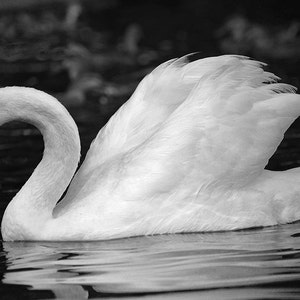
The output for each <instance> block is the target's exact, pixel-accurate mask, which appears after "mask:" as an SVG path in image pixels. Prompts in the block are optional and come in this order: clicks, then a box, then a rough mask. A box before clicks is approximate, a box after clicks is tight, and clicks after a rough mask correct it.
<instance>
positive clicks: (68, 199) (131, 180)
mask: <svg viewBox="0 0 300 300" xmlns="http://www.w3.org/2000/svg"><path fill="white" fill-rule="evenodd" d="M262 66H263V64H262V63H259V62H257V61H254V60H250V59H247V58H245V57H241V56H234V55H226V56H220V57H211V58H205V59H201V60H196V61H193V62H188V59H187V57H182V58H179V59H174V60H170V61H168V62H165V63H163V64H162V65H160V66H158V67H157V68H156V69H155V70H154V71H153V72H152V73H150V74H149V75H148V76H146V77H145V78H144V79H143V80H142V82H141V83H140V84H139V86H138V87H137V89H136V91H135V92H134V94H133V95H132V97H131V98H130V99H129V100H128V101H127V102H126V103H125V104H124V105H123V106H122V107H121V108H120V109H119V110H118V111H117V112H116V113H115V115H114V116H113V117H112V118H111V119H110V120H109V122H108V123H107V124H106V126H105V127H103V128H102V129H101V130H100V132H99V133H98V135H97V137H96V139H95V140H94V141H93V143H92V144H91V147H90V149H89V151H88V153H87V155H86V158H85V161H84V162H83V164H82V166H81V167H80V169H79V170H78V171H77V173H76V174H75V176H74V178H73V179H72V177H73V175H74V173H75V170H76V168H77V165H78V161H79V157H80V140H79V135H78V130H77V127H76V125H75V123H74V121H73V119H72V118H71V116H70V115H69V113H68V112H67V110H66V109H65V108H64V107H63V106H62V105H61V104H60V103H59V102H58V101H57V100H56V99H54V98H53V97H51V96H50V95H48V94H46V93H43V92H41V91H38V90H35V89H31V88H25V87H6V88H1V89H0V124H3V123H6V122H9V121H11V120H22V121H25V122H29V123H32V124H33V125H35V126H36V127H37V128H39V130H40V131H41V133H42V135H43V138H44V142H45V150H44V155H43V159H42V161H41V162H40V164H39V165H38V166H37V168H36V169H35V171H34V172H33V174H32V175H31V177H30V178H29V180H28V181H27V183H26V184H25V185H24V186H23V187H22V189H21V190H20V191H19V193H18V194H17V195H16V196H15V197H14V198H13V199H12V200H11V202H10V203H9V205H8V207H7V208H6V211H5V213H4V216H3V219H2V226H1V231H2V236H3V239H4V240H6V241H14V240H57V241H58V240H65V241H67V240H102V239H112V238H122V237H129V236H137V235H149V234H164V233H179V232H200V231H219V230H235V229H242V228H249V227H257V226H270V225H276V224H282V223H288V222H293V221H296V220H298V219H300V168H295V169H291V170H287V171H282V172H273V171H267V170H265V169H264V167H265V165H266V164H267V162H268V159H269V158H270V157H271V155H272V154H273V153H274V152H275V150H276V148H277V146H278V145H279V143H280V141H281V140H282V138H283V134H284V132H285V131H286V129H287V128H288V127H289V126H290V124H291V123H292V122H293V121H294V120H295V119H296V118H297V117H298V116H299V115H300V96H299V95H296V94H295V93H294V88H293V87H291V86H289V85H286V84H281V83H277V79H278V78H277V77H276V76H275V75H274V74H272V73H268V72H265V71H264V70H263V69H262ZM69 183H70V186H69V188H68V190H67V193H66V195H65V196H64V198H63V199H62V201H60V202H59V203H57V202H58V200H59V199H60V197H61V195H62V194H63V193H64V191H65V189H66V188H67V186H68V184H69Z"/></svg>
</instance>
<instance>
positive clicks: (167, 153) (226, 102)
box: [128, 56, 300, 190]
mask: <svg viewBox="0 0 300 300" xmlns="http://www.w3.org/2000/svg"><path fill="white" fill-rule="evenodd" d="M228 58H229V59H228ZM227 59H228V61H227V63H226V64H223V65H220V67H219V68H218V69H215V70H214V71H213V72H211V73H209V72H208V73H207V74H206V76H202V77H201V78H200V79H199V80H198V84H197V85H196V86H195V87H194V89H193V91H192V92H191V93H190V94H189V96H188V97H187V99H186V100H185V101H184V102H183V103H182V104H181V105H180V106H178V107H177V109H176V110H175V111H174V112H173V113H172V114H171V115H170V116H169V118H168V119H166V120H165V121H164V123H163V124H162V126H161V127H160V128H159V130H157V131H156V132H155V133H154V134H153V135H152V136H151V137H150V138H149V139H148V140H147V141H145V142H144V143H143V144H142V145H140V146H139V147H138V148H137V149H136V150H135V151H132V152H131V153H130V154H128V155H129V156H130V159H129V161H130V162H131V163H130V164H128V172H129V175H128V178H130V177H132V176H133V173H136V176H137V177H138V178H143V177H144V179H145V180H146V181H147V182H148V183H147V189H149V188H150V184H149V180H150V181H151V182H152V183H153V184H152V187H153V188H154V189H155V188H158V189H161V188H163V189H168V190H172V189H175V190H176V189H177V187H178V186H182V184H183V186H189V187H192V186H193V185H194V186H195V190H197V189H198V190H199V188H201V187H203V186H207V185H212V186H221V185H224V186H229V187H231V188H232V187H241V186H245V185H247V184H249V182H251V181H253V180H255V178H257V176H259V175H260V174H261V173H262V172H263V169H264V167H265V166H266V164H267V162H268V160H269V158H270V157H271V155H272V154H273V153H274V152H275V150H276V148H277V147H278V145H279V143H280V141H281V140H282V138H283V135H284V132H285V131H286V130H287V128H288V127H289V126H290V125H291V123H292V122H293V121H294V120H295V119H296V118H297V117H298V116H299V115H300V96H299V95H296V94H294V88H293V87H292V86H290V85H286V84H281V83H276V81H277V79H278V78H277V77H276V76H275V75H273V74H272V73H269V72H265V71H264V70H263V68H262V64H261V63H259V62H257V61H253V60H249V59H246V58H243V57H234V56H230V57H227ZM188 66H189V65H187V67H188ZM190 67H193V68H194V71H195V72H196V69H197V68H196V67H195V65H194V66H193V65H192V66H190ZM195 74H196V73H195ZM139 166H140V167H139ZM137 170H139V172H140V174H138V172H137ZM130 172H131V173H130ZM139 182H141V179H140V180H139ZM142 186H143V184H142ZM183 189H184V188H183Z"/></svg>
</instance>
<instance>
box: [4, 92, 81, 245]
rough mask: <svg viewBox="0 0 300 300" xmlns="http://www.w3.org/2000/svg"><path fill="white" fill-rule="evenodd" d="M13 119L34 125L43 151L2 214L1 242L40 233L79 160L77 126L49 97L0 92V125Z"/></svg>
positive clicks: (28, 237) (45, 95) (41, 93)
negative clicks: (42, 142)
mask: <svg viewBox="0 0 300 300" xmlns="http://www.w3.org/2000/svg"><path fill="white" fill-rule="evenodd" d="M13 120H18V121H23V122H27V123H30V124H32V125H34V126H36V127H37V128H38V129H39V130H40V132H41V133H42V135H43V139H44V143H45V150H44V154H43V158H42V161H41V162H40V163H39V165H38V166H37V167H36V169H35V170H34V172H33V174H32V175H31V177H30V178H29V179H28V181H27V182H26V183H25V185H24V186H23V187H22V189H21V190H20V191H19V192H18V194H17V195H16V196H15V197H14V198H13V199H12V201H11V202H10V203H9V205H8V207H7V209H6V211H5V214H4V216H3V220H2V226H1V230H2V234H3V238H4V239H5V240H9V239H14V240H15V239H23V238H22V237H23V236H24V237H25V236H26V238H27V239H30V236H31V235H33V236H37V235H40V234H42V231H43V226H44V225H46V223H47V221H49V220H51V219H52V212H53V208H54V207H55V205H56V203H57V201H58V200H59V198H60V197H61V195H62V194H63V192H64V191H65V189H66V187H67V186H68V184H69V183H70V181H71V179H72V177H73V175H74V173H75V171H76V168H77V165H78V161H79V158H80V140H79V134H78V129H77V126H76V124H75V122H74V121H73V119H72V117H71V116H70V115H69V113H68V112H67V110H66V109H65V108H64V107H63V106H62V105H61V104H60V103H59V102H58V101H57V100H56V99H55V98H53V97H51V96H50V95H48V94H46V93H43V92H41V91H37V90H35V89H31V88H24V87H7V88H2V89H0V125H2V124H4V123H7V122H9V121H13ZM41 236H42V235H41Z"/></svg>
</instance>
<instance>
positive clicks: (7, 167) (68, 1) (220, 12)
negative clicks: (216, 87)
mask: <svg viewBox="0 0 300 300" xmlns="http://www.w3.org/2000/svg"><path fill="white" fill-rule="evenodd" d="M296 4H297V1H274V0H272V1H257V0H256V1H253V0H251V1H233V0H225V1H215V0H214V1H211V0H210V1H208V0H202V1H193V0H172V1H171V0H163V1H154V0H152V1H150V0H143V1H140V0H130V1H129V0H126V1H125V0H123V1H121V0H102V1H101V0H99V1H98V0H86V1H79V0H78V1H75V0H74V1H73V0H40V1H38V0H1V2H0V86H7V85H21V86H32V87H35V88H38V89H41V90H44V91H46V92H48V93H50V94H52V95H54V96H55V97H57V98H58V99H59V100H60V101H61V102H62V103H63V104H64V105H65V106H67V108H68V110H69V111H70V112H71V114H72V115H73V117H74V118H75V121H76V123H77V124H78V127H79V130H80V135H81V139H82V148H83V150H82V154H83V155H82V157H83V158H84V155H85V152H86V151H87V149H88V146H89V144H90V142H91V140H92V139H93V138H94V137H95V135H96V133H97V132H98V131H99V129H100V128H101V126H103V125H104V124H105V123H106V121H107V120H108V119H109V117H110V116H111V115H112V114H113V113H114V112H115V111H116V110H117V109H118V107H120V105H122V104H123V103H124V102H125V101H126V100H127V99H128V98H129V97H130V95H131V93H132V92H133V90H134V88H135V87H136V85H137V84H138V82H139V81H140V80H141V79H142V77H143V76H144V75H145V74H147V73H148V72H150V71H151V70H152V69H153V68H154V67H155V66H156V65H158V64H159V63H161V62H163V61H165V60H168V59H170V58H174V57H178V56H181V55H184V54H187V53H191V52H195V51H196V52H199V53H198V55H197V57H199V58H201V57H206V56H212V55H221V54H232V53H234V54H242V55H247V56H251V57H253V58H255V59H257V60H261V61H264V62H267V63H268V65H269V66H268V67H267V68H269V69H270V70H271V71H272V72H274V73H276V74H277V75H279V76H280V77H281V78H282V80H283V81H284V82H288V83H290V84H293V85H294V86H296V87H298V88H300V18H299V17H300V11H299V9H297V8H296ZM0 109H1V108H0ZM299 127H300V126H299V120H298V121H296V122H295V124H294V125H293V126H292V128H291V129H290V130H289V131H288V132H287V134H286V138H285V140H284V141H283V142H282V144H281V146H280V148H279V150H278V151H277V152H276V154H275V155H274V156H273V158H272V159H271V160H270V163H269V165H268V168H271V169H274V170H283V169H287V168H290V167H296V166H299V165H300V155H299V146H298V144H299V138H300V133H299V131H300V130H299ZM42 151H43V142H42V139H41V136H40V133H39V132H38V131H37V130H36V129H35V128H33V127H32V126H29V125H27V124H22V123H11V124H7V125H5V126H3V127H2V128H1V129H0V191H1V192H0V196H1V204H0V205H1V212H3V211H4V209H5V207H6V205H7V203H8V201H9V200H10V199H11V198H12V197H13V196H14V194H15V193H16V192H17V191H18V190H19V188H20V187H21V186H22V185H23V183H24V182H25V181H26V180H27V178H28V176H29V175H30V173H31V172H32V171H33V169H34V167H35V166H36V165H37V163H38V161H39V160H40V159H41V155H42Z"/></svg>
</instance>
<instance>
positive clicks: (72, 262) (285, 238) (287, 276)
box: [3, 224, 300, 299]
mask: <svg viewBox="0 0 300 300" xmlns="http://www.w3.org/2000/svg"><path fill="white" fill-rule="evenodd" d="M299 231H300V224H293V225H286V226H281V227H274V228H273V227H272V228H265V229H261V230H248V231H239V232H220V233H206V234H185V235H163V236H152V237H151V236H148V237H138V238H130V239H120V240H111V241H101V242H69V243H68V242H61V243H52V242H40V243H37V242H33V243H30V242H18V243H16V242H14V243H11V242H6V243H3V250H4V252H5V256H6V263H7V272H6V273H5V274H4V278H3V283H5V284H15V285H26V286H31V287H32V288H31V289H33V290H51V291H52V292H53V293H54V294H55V297H56V298H70V297H72V298H75V299H76V297H77V298H78V297H79V298H80V299H87V298H88V297H89V293H90V292H91V291H93V292H95V293H96V294H99V293H100V295H101V293H104V294H106V295H107V294H110V295H111V296H112V295H113V294H117V295H120V294H122V295H124V294H125V295H126V294H134V293H159V292H175V291H177V292H179V291H192V290H194V291H197V293H200V292H199V291H200V290H202V291H201V293H200V294H199V295H198V294H197V295H198V296H199V297H200V296H201V295H202V296H204V295H206V294H207V293H208V292H209V290H208V289H216V288H218V289H220V288H224V287H227V288H234V289H235V291H239V290H242V289H243V288H245V287H248V288H249V289H250V290H251V286H253V285H256V284H260V285H261V284H268V283H274V282H275V283H276V282H277V283H280V282H286V281H293V280H299V272H296V271H295V270H296V269H295V266H296V264H297V263H298V265H299V262H300V259H299V249H300V239H299V237H297V236H298V235H297V233H299ZM279 286H280V285H279ZM87 287H88V288H87ZM279 289H280V288H278V289H275V290H276V292H277V293H278V292H279ZM275 290H274V291H275ZM218 291H219V290H218ZM261 291H262V293H263V292H266V291H264V289H261ZM283 291H287V290H286V289H284V290H283ZM210 292H211V293H215V294H216V295H215V297H218V295H217V294H218V293H219V292H220V291H219V292H217V290H211V291H210ZM195 293H196V292H195ZM243 293H244V295H245V291H243ZM262 293H261V294H258V295H260V296H262V295H263V294H262ZM192 294H193V293H191V294H190V295H192ZM179 295H180V294H178V297H179V298H180V296H179ZM222 295H223V297H221V294H220V297H221V298H217V299H227V298H226V293H225V294H224V293H223V294H222ZM229 295H230V297H231V298H232V297H234V296H233V294H232V293H229V294H228V297H229ZM278 295H279V294H278ZM298 295H300V291H298ZM198 296H197V297H198ZM224 297H225V298H224ZM230 297H229V298H228V299H230ZM198 299H199V298H198ZM257 299H259V298H257ZM274 299H276V298H275V295H274Z"/></svg>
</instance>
